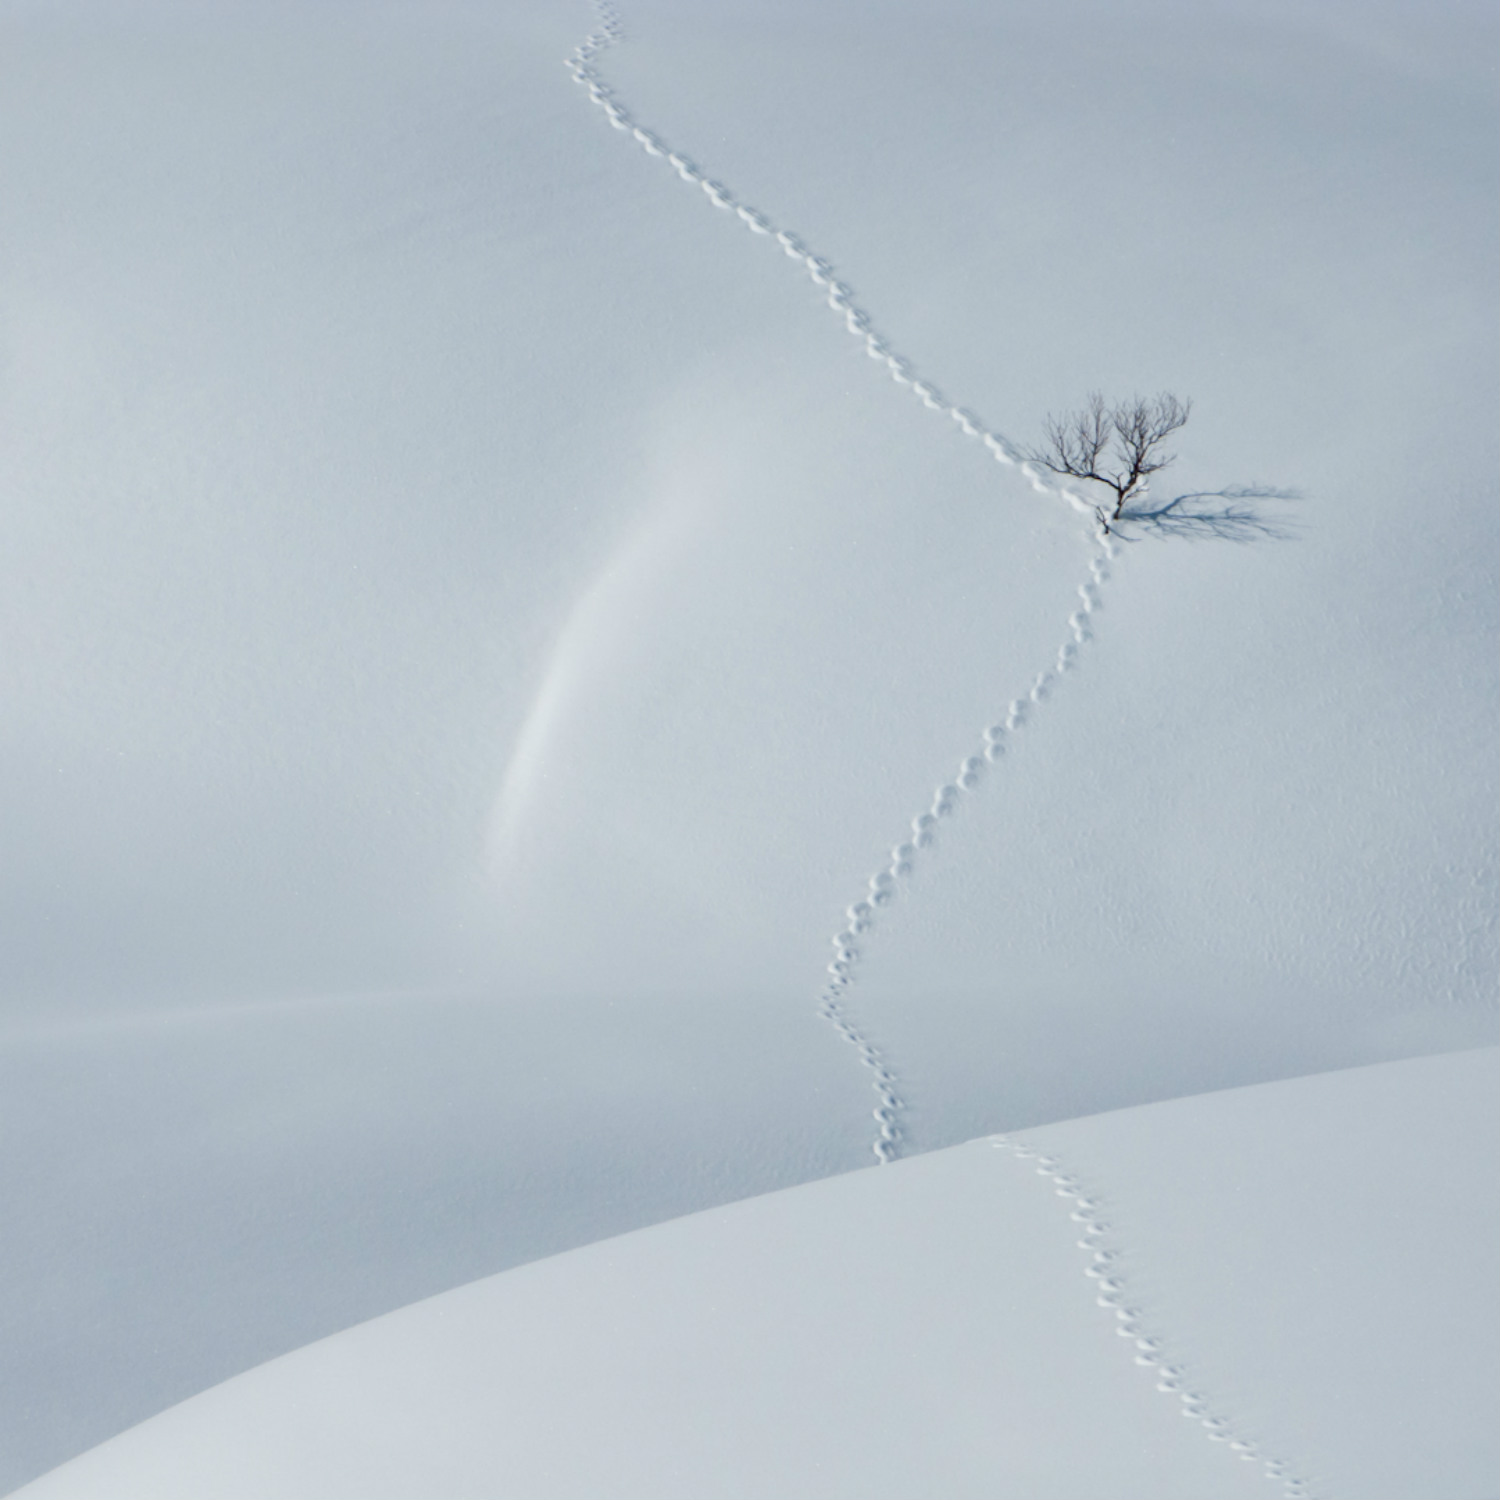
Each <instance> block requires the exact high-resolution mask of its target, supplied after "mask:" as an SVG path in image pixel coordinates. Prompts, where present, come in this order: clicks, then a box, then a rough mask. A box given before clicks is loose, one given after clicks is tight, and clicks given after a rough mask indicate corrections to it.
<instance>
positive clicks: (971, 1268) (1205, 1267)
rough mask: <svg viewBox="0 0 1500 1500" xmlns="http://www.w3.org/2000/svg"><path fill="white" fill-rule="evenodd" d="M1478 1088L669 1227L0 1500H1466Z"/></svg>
mask: <svg viewBox="0 0 1500 1500" xmlns="http://www.w3.org/2000/svg"><path fill="white" fill-rule="evenodd" d="M1497 1067H1500V1050H1497V1049H1493V1048H1492V1049H1485V1050H1479V1051H1472V1052H1463V1053H1452V1054H1448V1055H1444V1056H1438V1057H1428V1058H1422V1059H1418V1060H1415V1061H1407V1062H1397V1063H1385V1064H1380V1065H1377V1066H1374V1067H1367V1068H1357V1069H1351V1070H1346V1071H1341V1072H1336V1073H1329V1074H1322V1075H1318V1076H1315V1077H1309V1078H1300V1079H1294V1080H1291V1081H1287V1082H1278V1083H1268V1084H1260V1085H1256V1086H1253V1087H1249V1088H1239V1089H1230V1090H1226V1091H1224V1092H1221V1093H1214V1094H1205V1095H1199V1096H1196V1097H1192V1098H1187V1099H1179V1100H1174V1101H1171V1102H1168V1103H1162V1104H1151V1105H1146V1106H1142V1107H1139V1108H1134V1109H1127V1110H1119V1111H1115V1112H1113V1113H1109V1114H1102V1115H1094V1116H1091V1117H1088V1118H1084V1119H1079V1120H1074V1121H1069V1122H1067V1123H1064V1124H1059V1125H1051V1126H1046V1127H1043V1128H1039V1129H1036V1130H1032V1131H1028V1132H1026V1133H1025V1134H1024V1136H1019V1137H1012V1138H1009V1139H1007V1140H1004V1141H1001V1140H999V1139H998V1138H996V1139H985V1140H978V1141H973V1142H970V1143H969V1144H967V1145H964V1146H958V1147H954V1148H952V1149H949V1150H945V1151H937V1152H933V1153H931V1154H930V1155H927V1156H923V1157H919V1158H916V1159H914V1160H910V1161H905V1162H901V1163H898V1164H896V1165H895V1166H893V1167H891V1168H890V1169H873V1170H868V1171H863V1172H855V1173H851V1174H849V1175H846V1176H842V1177H836V1178H831V1179H829V1180H826V1181H823V1182H818V1183H813V1184H810V1185H807V1186H804V1187H798V1188H792V1189H790V1190H788V1191H784V1192H778V1193H772V1194H769V1195H767V1196H765V1197H761V1198H755V1199H750V1200H747V1201H745V1202H741V1203H737V1204H733V1205H730V1206H728V1207H725V1208H718V1209H714V1210H711V1211H709V1212H706V1213H699V1214H694V1215H692V1216H690V1217H687V1218H683V1219H678V1220H676V1221H674V1222H671V1223H667V1224H662V1225H659V1226H657V1227H654V1228H651V1229H646V1230H642V1231H639V1232H637V1233H634V1234H628V1235H624V1236H621V1237H620V1238H618V1239H612V1240H607V1241H604V1242H601V1243H599V1244H596V1245H591V1246H588V1247H586V1248H584V1249H580V1250H575V1251H571V1252H569V1253H567V1254H565V1255H559V1256H556V1257H554V1258H553V1259H550V1260H546V1261H541V1262H538V1263H536V1264H533V1265H529V1266H523V1267H521V1268H519V1269H517V1270H513V1271H508V1272H505V1273H504V1274H502V1275H498V1276H493V1277H490V1278H488V1279H486V1280H483V1281H478V1282H474V1283H473V1284H471V1285H469V1286H466V1287H462V1288H460V1289H458V1290H457V1291H453V1292H449V1293H446V1294H445V1295H443V1296H439V1297H434V1298H431V1299H430V1300H427V1301H424V1302H420V1303H416V1304H414V1305H412V1306H410V1307H407V1308H404V1309H402V1310H401V1311H399V1312H395V1313H392V1314H390V1315H388V1316H386V1317H382V1318H377V1319H375V1320H374V1321H373V1322H370V1323H366V1324H364V1325H362V1326H360V1327H358V1328H354V1329H351V1330H350V1331H348V1332H346V1333H342V1334H339V1335H337V1336H336V1337H333V1338H329V1339H325V1340H323V1341H321V1342H319V1343H316V1344H313V1345H310V1346H308V1347H307V1348H305V1349H302V1350H299V1351H297V1352H296V1353H293V1354H290V1355H287V1356H285V1357H283V1358H281V1359H277V1360H273V1361H271V1362H270V1363H269V1364H266V1365H263V1366H261V1367H260V1368H258V1369H256V1370H252V1371H250V1372H249V1373H248V1374H245V1375H242V1376H239V1377H238V1378H236V1379H233V1380H230V1381H226V1382H225V1383H224V1384H223V1385H220V1386H218V1387H216V1388H214V1389H213V1390H210V1391H207V1392H205V1393H204V1394H202V1395H200V1396H198V1397H195V1398H194V1399H192V1400H190V1401H186V1402H184V1403H183V1404H182V1405H180V1406H178V1407H175V1408H174V1409H172V1410H171V1411H168V1412H166V1413H164V1414H163V1415H161V1416H159V1417H156V1418H154V1419H152V1420H151V1421H148V1422H145V1423H143V1424H142V1425H140V1426H139V1427H136V1428H134V1429H133V1430H132V1431H130V1432H127V1433H125V1434H123V1435H122V1436H120V1437H118V1438H115V1439H114V1440H112V1441H110V1442H108V1443H105V1444H103V1445H102V1446H100V1447H99V1448H96V1449H95V1450H93V1451H92V1452H90V1453H88V1454H85V1455H84V1456H83V1457H81V1458H78V1459H76V1460H74V1461H73V1462H71V1463H69V1464H66V1465H64V1466H63V1467H62V1468H60V1469H57V1470H55V1471H54V1472H53V1473H51V1474H50V1475H48V1476H46V1477H45V1478H43V1479H41V1480H39V1481H37V1482H36V1483H34V1484H32V1485H30V1486H28V1487H27V1488H25V1489H23V1490H21V1491H19V1492H18V1493H19V1494H20V1495H23V1496H25V1497H26V1500H85V1497H108V1500H134V1497H140V1500H148V1497H149V1500H175V1497H182V1500H241V1497H246V1500H248V1497H255V1500H272V1497H274V1500H293V1497H304V1496H305V1497H308V1500H344V1497H348V1500H384V1497H416V1496H421V1497H444V1500H449V1497H452V1500H459V1497H463V1500H469V1497H480V1496H500V1495H506V1496H512V1495H516V1496H519V1495H524V1496H528V1497H548V1500H554V1497H555V1500H561V1497H564V1496H567V1497H575V1496H576V1497H584V1496H588V1497H597V1496H600V1495H610V1496H613V1497H624V1496H641V1497H651V1500H662V1497H669V1496H684V1497H687V1496H692V1497H700V1496H705V1495H712V1496H715V1497H728V1496H747V1497H748V1496H755V1497H764V1496H768V1495H777V1496H809V1497H811V1496H817V1497H819V1500H837V1497H846V1496H847V1497H855V1496H859V1497H861V1500H870V1497H887V1496H891V1497H894V1496H907V1495H934V1496H936V1495H941V1496H944V1497H946V1500H960V1497H966V1496H975V1497H978V1496H985V1497H987V1500H988V1497H992V1496H993V1495H995V1494H1004V1493H1010V1494H1020V1495H1025V1496H1027V1497H1029V1500H1043V1497H1057V1500H1077V1497H1079V1496H1085V1495H1088V1496H1109V1497H1111V1500H1131V1497H1136V1496H1139V1497H1142V1500H1145V1497H1150V1500H1169V1497H1182V1500H1203V1497H1204V1496H1208V1495H1213V1496H1215V1497H1220V1500H1231V1497H1234V1496H1238V1495H1246V1496H1251V1495H1262V1496H1265V1495H1271V1494H1284V1495H1294V1496H1295V1495H1305V1496H1309V1497H1320V1500H1334V1497H1339V1496H1343V1497H1348V1500H1401V1497H1411V1500H1432V1497H1434V1496H1442V1497H1444V1500H1483V1497H1485V1496H1493V1495H1494V1494H1496V1493H1497V1491H1500V1441H1497V1438H1496V1431H1497V1429H1496V1427H1495V1425H1494V1424H1493V1423H1492V1422H1489V1421H1486V1420H1485V1413H1486V1411H1490V1412H1491V1413H1492V1411H1493V1405H1494V1400H1495V1396H1496V1395H1497V1393H1500V1370H1497V1364H1500V1326H1497V1325H1500V1317H1497V1311H1500V1306H1497V1304H1500V1295H1497V1290H1496V1284H1495V1279H1494V1276H1493V1274H1492V1266H1493V1260H1494V1250H1495V1240H1496V1227H1497V1226H1496V1211H1495V1209H1496V1203H1495V1194H1494V1184H1495V1182H1496V1180H1497V1179H1496V1173H1495V1160H1494V1158H1495V1155H1496V1142H1495V1134H1494V1131H1493V1130H1492V1128H1491V1126H1492V1123H1493V1120H1492V1114H1493V1100H1494V1098H1495V1089H1496V1083H1497V1077H1496V1075H1497ZM1086 1273H1087V1274H1086ZM1117 1331H1123V1332H1124V1333H1125V1335H1126V1336H1125V1337H1123V1338H1122V1337H1117V1336H1116V1335H1117ZM1160 1387H1165V1388H1166V1389H1164V1390H1163V1389H1160ZM1184 1416H1186V1417H1187V1418H1188V1420H1183V1418H1184ZM1486 1433H1488V1434H1489V1436H1488V1437H1486V1436H1485V1434H1486ZM1268 1477H1269V1478H1271V1479H1272V1480H1274V1485H1268V1484H1267V1483H1266V1479H1267V1478H1268Z"/></svg>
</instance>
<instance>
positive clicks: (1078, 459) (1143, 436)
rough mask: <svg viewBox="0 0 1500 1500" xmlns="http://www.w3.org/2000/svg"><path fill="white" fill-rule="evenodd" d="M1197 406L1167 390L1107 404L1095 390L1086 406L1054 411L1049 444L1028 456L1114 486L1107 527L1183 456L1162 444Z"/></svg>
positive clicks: (1104, 515) (1104, 518)
mask: <svg viewBox="0 0 1500 1500" xmlns="http://www.w3.org/2000/svg"><path fill="white" fill-rule="evenodd" d="M1192 409H1193V403H1192V402H1191V401H1179V400H1178V399H1177V397H1176V396H1173V395H1171V394H1170V393H1169V392H1167V391H1163V392H1162V393H1161V394H1160V395H1158V396H1152V397H1150V398H1149V399H1148V398H1146V397H1142V396H1132V397H1131V399H1130V400H1129V401H1121V402H1120V403H1119V404H1118V405H1117V406H1106V405H1105V404H1104V397H1103V396H1101V395H1100V394H1099V392H1098V391H1093V392H1091V393H1090V395H1089V398H1088V405H1087V406H1085V407H1084V409H1083V410H1082V411H1074V412H1066V413H1064V415H1062V416H1060V417H1055V416H1052V415H1050V414H1049V415H1048V417H1047V420H1046V422H1045V424H1044V425H1043V428H1042V430H1043V431H1044V432H1045V433H1046V435H1047V442H1046V445H1045V446H1044V447H1042V448H1039V449H1036V450H1035V451H1033V452H1030V453H1028V454H1027V455H1026V457H1027V458H1029V459H1030V460H1031V461H1032V462H1033V463H1039V464H1043V465H1045V466H1046V467H1047V468H1049V469H1051V470H1052V472H1053V473H1054V474H1066V475H1068V476H1069V477H1071V478H1073V479H1092V480H1094V481H1095V482H1097V483H1099V484H1102V485H1105V486H1106V487H1108V488H1109V489H1111V490H1113V491H1114V501H1113V503H1112V504H1111V503H1108V502H1106V503H1105V504H1104V505H1100V506H1098V507H1097V510H1098V513H1099V524H1100V525H1101V526H1103V528H1104V530H1105V531H1106V532H1107V531H1109V529H1110V527H1111V525H1112V524H1113V523H1114V522H1116V521H1118V520H1119V519H1120V518H1121V516H1122V515H1124V514H1125V506H1126V503H1127V502H1128V501H1130V500H1132V499H1136V498H1138V497H1139V496H1140V495H1141V494H1142V492H1143V491H1144V488H1145V482H1146V479H1147V477H1148V476H1150V475H1152V474H1155V473H1157V472H1158V471H1159V470H1161V469H1165V468H1166V467H1167V465H1168V464H1170V463H1171V462H1172V461H1173V460H1174V459H1175V458H1176V457H1177V455H1176V454H1175V453H1163V452H1162V451H1161V445H1162V444H1163V443H1164V442H1165V441H1166V440H1167V438H1168V437H1170V436H1171V435H1172V433H1174V432H1176V431H1177V429H1178V428H1179V427H1181V426H1182V425H1183V423H1185V422H1186V421H1187V419H1188V414H1189V413H1190V412H1191V411H1192Z"/></svg>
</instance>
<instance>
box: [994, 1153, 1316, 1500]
mask: <svg viewBox="0 0 1500 1500" xmlns="http://www.w3.org/2000/svg"><path fill="white" fill-rule="evenodd" d="M990 1145H991V1146H993V1147H994V1148H995V1149H996V1150H997V1151H1004V1152H1007V1153H1008V1154H1009V1155H1010V1156H1011V1157H1012V1158H1014V1159H1015V1160H1016V1161H1020V1162H1033V1163H1035V1171H1036V1174H1037V1176H1038V1177H1044V1178H1047V1179H1049V1180H1050V1181H1051V1183H1052V1190H1053V1191H1054V1192H1055V1193H1056V1194H1057V1196H1058V1197H1059V1198H1062V1199H1064V1200H1067V1201H1068V1202H1070V1203H1071V1205H1072V1207H1071V1212H1070V1215H1069V1217H1070V1218H1072V1220H1073V1221H1074V1223H1076V1224H1078V1225H1079V1229H1080V1237H1079V1240H1078V1248H1079V1249H1080V1250H1082V1251H1083V1252H1084V1253H1085V1254H1086V1255H1087V1257H1088V1264H1087V1266H1085V1268H1084V1272H1083V1274H1084V1275H1085V1276H1087V1277H1088V1278H1089V1279H1090V1280H1091V1281H1092V1282H1093V1283H1094V1285H1095V1299H1094V1300H1095V1301H1096V1302H1097V1303H1098V1304H1099V1306H1100V1307H1101V1308H1103V1309H1104V1310H1105V1311H1106V1312H1108V1313H1109V1314H1111V1315H1112V1316H1113V1318H1114V1319H1115V1332H1116V1333H1117V1334H1118V1335H1119V1336H1120V1337H1121V1338H1122V1339H1125V1340H1128V1343H1127V1345H1126V1347H1127V1348H1128V1349H1129V1350H1130V1351H1131V1353H1132V1354H1133V1356H1134V1359H1135V1363H1136V1364H1138V1365H1140V1366H1141V1368H1142V1369H1143V1370H1144V1371H1145V1372H1146V1373H1147V1374H1148V1375H1154V1376H1155V1377H1156V1388H1157V1390H1159V1391H1161V1392H1162V1393H1163V1395H1166V1396H1169V1397H1175V1398H1176V1400H1177V1402H1178V1403H1179V1405H1180V1408H1181V1411H1182V1415H1183V1416H1184V1417H1186V1418H1187V1419H1188V1420H1189V1421H1191V1422H1197V1423H1199V1424H1200V1425H1201V1426H1202V1428H1203V1430H1204V1434H1205V1436H1206V1437H1207V1438H1208V1440H1209V1441H1210V1442H1212V1443H1223V1444H1224V1447H1225V1449H1226V1451H1227V1452H1229V1453H1232V1454H1234V1455H1235V1456H1236V1457H1237V1458H1239V1459H1242V1460H1243V1461H1244V1462H1245V1463H1256V1464H1259V1465H1260V1466H1261V1468H1262V1470H1263V1471H1264V1473H1265V1475H1266V1478H1267V1479H1270V1480H1273V1481H1274V1482H1275V1483H1277V1484H1279V1485H1280V1486H1281V1492H1282V1494H1283V1495H1284V1496H1285V1497H1286V1500H1317V1496H1316V1494H1315V1493H1314V1491H1313V1490H1312V1489H1311V1488H1310V1487H1309V1484H1308V1481H1307V1480H1306V1479H1304V1478H1303V1477H1302V1476H1301V1475H1300V1474H1298V1473H1297V1472H1296V1470H1295V1469H1294V1468H1293V1467H1292V1466H1291V1465H1290V1464H1288V1463H1287V1462H1286V1461H1285V1460H1283V1459H1282V1458H1279V1457H1277V1456H1275V1455H1273V1454H1268V1453H1267V1452H1265V1450H1264V1449H1263V1447H1262V1446H1261V1444H1259V1443H1258V1442H1256V1441H1255V1439H1254V1438H1253V1437H1251V1436H1249V1435H1248V1434H1247V1433H1246V1432H1245V1431H1243V1430H1242V1429H1241V1427H1240V1426H1239V1424H1237V1423H1235V1422H1234V1421H1233V1420H1231V1419H1230V1418H1229V1417H1226V1416H1224V1415H1223V1413H1222V1412H1221V1411H1219V1410H1218V1409H1217V1408H1216V1405H1215V1403H1214V1401H1213V1400H1212V1398H1210V1397H1209V1396H1207V1395H1205V1394H1204V1393H1203V1392H1202V1391H1199V1390H1195V1389H1193V1382H1192V1380H1191V1378H1190V1374H1189V1371H1188V1370H1187V1368H1186V1367H1185V1366H1184V1365H1182V1364H1178V1363H1174V1362H1173V1357H1172V1352H1171V1346H1170V1340H1169V1339H1168V1338H1167V1337H1166V1336H1165V1335H1164V1334H1163V1333H1162V1331H1161V1330H1159V1329H1156V1328H1153V1327H1152V1326H1151V1320H1150V1315H1149V1313H1148V1312H1147V1311H1146V1309H1145V1308H1143V1307H1141V1306H1139V1305H1137V1301H1136V1298H1135V1297H1134V1296H1133V1295H1132V1292H1131V1287H1130V1271H1129V1268H1130V1255H1129V1252H1128V1250H1127V1249H1126V1248H1125V1246H1123V1245H1122V1244H1121V1243H1120V1241H1119V1239H1118V1238H1117V1236H1116V1234H1115V1231H1114V1227H1113V1226H1112V1225H1111V1224H1110V1222H1109V1219H1108V1217H1107V1213H1108V1204H1107V1202H1106V1200H1105V1199H1104V1197H1103V1196H1102V1195H1101V1194H1100V1193H1099V1192H1098V1191H1097V1190H1095V1189H1094V1188H1092V1187H1085V1185H1084V1183H1083V1182H1082V1181H1081V1180H1080V1179H1079V1178H1078V1177H1077V1176H1075V1175H1073V1174H1072V1173H1070V1172H1068V1171H1066V1170H1065V1169H1064V1164H1063V1161H1062V1159H1061V1158H1060V1157H1059V1156H1057V1155H1055V1154H1044V1153H1042V1152H1040V1151H1038V1150H1037V1148H1036V1147H1034V1146H1030V1145H1028V1144H1027V1143H1026V1141H1025V1140H1024V1138H1022V1139H1013V1138H1011V1137H1009V1136H1003V1135H997V1136H992V1137H991V1138H990Z"/></svg>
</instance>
